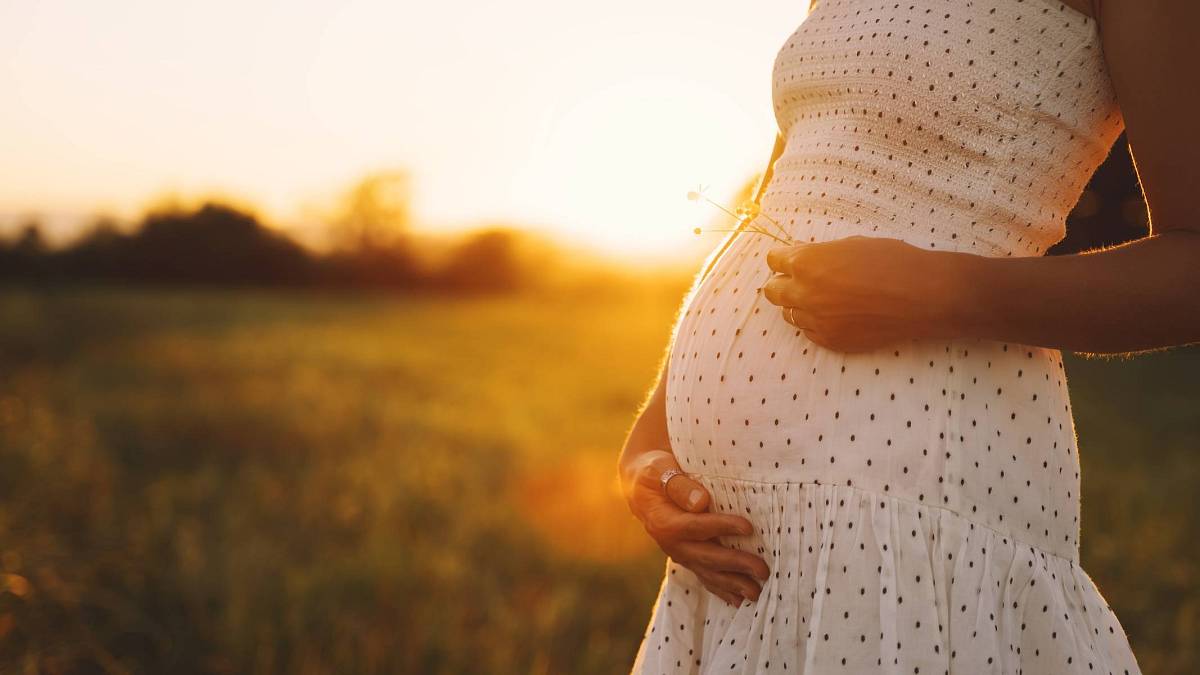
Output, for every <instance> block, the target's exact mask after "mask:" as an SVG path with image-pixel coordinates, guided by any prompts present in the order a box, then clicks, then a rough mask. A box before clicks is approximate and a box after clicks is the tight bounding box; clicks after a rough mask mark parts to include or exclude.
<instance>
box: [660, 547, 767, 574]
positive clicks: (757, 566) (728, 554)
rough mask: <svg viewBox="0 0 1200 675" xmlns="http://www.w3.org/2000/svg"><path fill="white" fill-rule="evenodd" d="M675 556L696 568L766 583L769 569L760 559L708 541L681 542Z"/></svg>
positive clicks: (676, 548)
mask: <svg viewBox="0 0 1200 675" xmlns="http://www.w3.org/2000/svg"><path fill="white" fill-rule="evenodd" d="M675 552H676V554H677V555H679V556H681V557H683V558H685V559H687V560H688V561H689V562H691V563H692V564H694V565H696V566H697V567H703V568H705V569H708V570H715V571H722V572H736V573H738V574H743V575H746V576H747V577H754V578H755V579H759V580H761V581H766V580H767V579H769V578H770V576H771V568H770V567H768V566H767V563H766V561H764V560H763V559H762V558H760V557H758V556H756V555H754V554H751V553H747V552H746V551H740V550H738V549H735V548H729V547H728V546H722V545H720V544H717V543H714V542H710V541H681V542H679V543H678V544H677V545H676V546H675Z"/></svg>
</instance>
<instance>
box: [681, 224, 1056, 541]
mask: <svg viewBox="0 0 1200 675" xmlns="http://www.w3.org/2000/svg"><path fill="white" fill-rule="evenodd" d="M769 248H770V244H767V245H764V244H761V243H760V242H758V241H756V240H755V239H754V238H752V237H743V238H742V239H741V240H737V241H735V242H734V244H733V245H732V246H731V247H730V248H729V250H728V251H726V254H725V255H724V257H723V258H722V259H721V260H719V261H718V263H717V265H715V266H714V268H713V270H712V272H711V273H710V274H709V276H708V277H707V278H706V279H705V280H704V282H703V283H701V284H700V285H699V286H698V287H697V288H696V289H695V291H694V293H693V295H692V296H691V297H690V298H689V301H688V304H687V306H686V307H685V309H684V313H683V315H682V316H681V317H680V321H679V323H678V325H677V327H676V332H675V335H674V339H673V342H672V349H671V354H670V362H669V369H668V380H667V383H666V388H667V389H666V394H667V402H666V407H667V423H668V431H669V434H670V438H671V443H672V449H673V450H674V452H675V453H676V455H677V456H678V458H679V461H680V464H681V466H682V467H683V468H684V470H685V471H688V472H691V473H694V474H699V475H704V476H712V477H726V478H733V479H739V480H750V481H762V482H767V483H779V482H801V483H808V482H819V483H833V484H840V485H848V486H855V487H860V488H862V489H865V490H870V491H875V492H878V493H880V494H887V495H890V496H894V497H899V498H904V499H909V500H911V501H913V502H917V503H923V504H927V505H937V506H942V507H946V508H951V509H953V510H955V511H956V512H959V513H963V514H965V515H967V516H969V517H975V518H977V519H979V522H984V523H987V524H989V525H990V526H998V527H1002V528H1007V527H1008V526H1010V525H1012V526H1014V527H1015V526H1017V525H1019V528H1016V529H1020V530H1021V531H1022V534H1023V535H1024V536H1025V537H1026V538H1034V535H1033V533H1034V532H1041V533H1044V534H1042V535H1041V536H1040V537H1038V538H1045V539H1047V540H1048V541H1046V542H1044V543H1047V544H1054V545H1056V546H1059V547H1063V548H1062V550H1070V548H1069V547H1070V545H1072V544H1073V534H1071V533H1073V532H1074V530H1072V529H1071V524H1072V523H1073V522H1077V513H1076V512H1074V511H1073V510H1072V509H1071V508H1069V505H1070V504H1072V503H1073V501H1074V500H1075V499H1076V498H1077V495H1078V477H1079V471H1078V460H1077V452H1076V447H1075V434H1074V427H1073V424H1072V420H1071V411H1070V401H1069V398H1068V395H1067V389H1066V377H1065V374H1064V372H1063V370H1062V361H1061V354H1060V353H1059V352H1058V351H1057V350H1051V349H1043V348H1039V347H1032V346H1026V345H1019V344H1013V343H1008V344H1006V343H1001V342H994V341H987V340H980V339H962V340H908V341H903V342H900V343H897V344H895V345H890V346H887V347H884V348H880V349H876V350H872V351H867V352H854V353H845V352H837V351H833V350H830V349H827V348H825V347H822V346H821V345H818V344H816V343H814V342H812V341H810V340H808V339H807V338H806V337H805V336H804V334H803V333H802V332H801V331H798V330H797V329H796V328H795V327H794V326H792V325H791V324H788V323H787V322H786V321H784V319H783V317H782V316H781V313H780V310H779V308H778V307H776V306H774V305H772V304H771V303H769V302H768V301H767V300H766V299H765V298H763V297H762V294H761V293H759V292H758V291H757V289H758V288H759V287H760V286H761V285H762V283H763V282H765V281H766V279H768V278H769V277H770V275H771V273H770V271H769V269H767V268H766V265H765V262H764V256H765V252H766V250H768V249H769ZM1002 484H1003V485H1016V487H1015V488H1005V489H1003V490H1000V489H997V487H998V486H1000V485H1002ZM1014 489H1015V490H1016V491H1017V493H1020V494H1017V493H1014V491H1013V490H1014ZM1021 495H1025V496H1026V498H1025V499H1024V501H1022V499H1021ZM1014 497H1016V500H1015V501H1014V500H1013V498H1014ZM1064 505H1065V506H1064ZM1014 531H1016V530H1015V529H1014ZM1064 532H1065V533H1068V534H1067V536H1068V537H1070V539H1068V540H1067V541H1062V540H1059V541H1058V542H1053V541H1049V539H1051V538H1054V537H1059V536H1062V533H1064Z"/></svg>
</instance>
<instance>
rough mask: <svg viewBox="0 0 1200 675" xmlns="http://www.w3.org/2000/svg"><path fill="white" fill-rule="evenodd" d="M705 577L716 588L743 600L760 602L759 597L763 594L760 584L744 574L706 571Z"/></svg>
mask: <svg viewBox="0 0 1200 675" xmlns="http://www.w3.org/2000/svg"><path fill="white" fill-rule="evenodd" d="M704 575H705V577H706V578H707V579H708V580H709V582H710V583H711V584H712V585H713V586H715V587H716V588H719V589H721V590H722V591H725V592H727V593H732V594H733V595H736V596H740V597H742V598H749V599H751V600H758V596H759V595H760V594H761V593H762V588H761V587H760V586H759V585H758V582H756V581H754V580H753V579H751V578H750V577H748V576H746V575H744V574H738V573H736V572H722V571H720V570H705V571H704ZM738 604H740V603H738Z"/></svg>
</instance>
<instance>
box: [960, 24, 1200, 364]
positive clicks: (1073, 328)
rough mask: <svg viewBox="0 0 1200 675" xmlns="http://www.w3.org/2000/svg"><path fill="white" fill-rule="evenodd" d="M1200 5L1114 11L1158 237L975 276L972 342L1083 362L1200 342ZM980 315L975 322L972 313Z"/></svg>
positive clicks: (1117, 52) (1110, 50)
mask: <svg viewBox="0 0 1200 675" xmlns="http://www.w3.org/2000/svg"><path fill="white" fill-rule="evenodd" d="M1198 25H1200V3H1195V2H1172V1H1171V0H1105V1H1104V21H1103V22H1102V23H1101V24H1100V36H1101V42H1102V46H1103V53H1104V58H1105V61H1106V62H1107V65H1108V72H1109V78H1110V80H1111V81H1112V84H1113V90H1114V92H1115V93H1116V95H1117V99H1118V101H1119V102H1120V106H1121V114H1122V116H1123V118H1124V120H1125V133H1126V136H1127V137H1128V139H1129V148H1130V153H1131V154H1132V155H1133V156H1134V165H1135V168H1136V170H1137V175H1138V181H1139V183H1140V184H1141V188H1142V194H1143V195H1144V196H1145V198H1146V205H1147V206H1148V208H1149V213H1150V222H1151V236H1149V237H1146V238H1143V239H1139V240H1137V241H1133V242H1130V243H1127V244H1124V245H1121V246H1117V247H1115V248H1108V249H1102V250H1099V251H1092V252H1087V253H1083V254H1078V255H1068V256H1052V257H1047V258H1016V259H1011V258H1010V259H996V258H990V259H986V260H978V261H972V262H970V263H969V264H967V265H965V269H966V275H965V281H966V284H965V288H967V289H970V290H973V291H975V293H974V296H975V297H974V298H970V297H968V298H967V302H966V305H965V309H967V310H968V311H967V312H965V313H964V314H965V316H964V318H965V319H966V326H964V328H966V329H967V332H968V333H969V334H972V335H979V336H987V337H990V338H995V339H1001V340H1013V341H1015V342H1021V343H1024V344H1032V345H1045V346H1054V347H1061V348H1064V349H1071V350H1073V351H1079V352H1093V353H1114V352H1133V351H1141V350H1146V349H1154V348H1161V347H1168V346H1174V345H1180V344H1188V343H1192V342H1196V341H1200V125H1197V122H1196V111H1197V110H1198V109H1200V88H1197V87H1196V86H1194V85H1195V78H1196V77H1197V73H1198V72H1200V45H1197V42H1196V37H1195V32H1196V26H1198ZM971 310H973V311H971Z"/></svg>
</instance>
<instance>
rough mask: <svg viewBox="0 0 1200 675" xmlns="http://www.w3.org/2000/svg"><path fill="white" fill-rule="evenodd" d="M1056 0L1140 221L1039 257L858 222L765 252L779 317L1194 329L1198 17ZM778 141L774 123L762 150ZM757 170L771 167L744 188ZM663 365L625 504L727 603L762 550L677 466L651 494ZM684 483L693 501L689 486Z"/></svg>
mask: <svg viewBox="0 0 1200 675" xmlns="http://www.w3.org/2000/svg"><path fill="white" fill-rule="evenodd" d="M1061 1H1062V2H1064V3H1065V4H1068V5H1070V6H1071V7H1073V8H1075V9H1078V10H1079V11H1080V12H1083V13H1084V14H1087V15H1088V16H1091V17H1093V18H1097V19H1099V22H1100V37H1101V42H1102V48H1103V51H1104V56H1105V60H1106V62H1107V66H1108V71H1109V76H1110V79H1111V81H1112V84H1113V88H1114V91H1115V93H1116V95H1117V98H1118V100H1119V104H1120V107H1121V112H1122V115H1123V117H1124V120H1125V130H1126V136H1127V138H1128V139H1129V148H1130V152H1131V154H1132V155H1133V158H1134V164H1135V166H1136V169H1137V172H1138V180H1139V182H1140V183H1141V187H1142V192H1143V195H1144V196H1145V199H1146V204H1147V206H1148V208H1149V215H1150V223H1151V226H1150V234H1149V236H1147V237H1144V238H1142V239H1138V240H1136V241H1132V242H1128V243H1126V244H1122V245H1120V246H1115V247H1110V248H1107V249H1100V250H1095V251H1089V252H1085V253H1081V254H1075V255H1065V256H1038V257H986V256H976V255H972V254H967V253H959V252H952V251H934V250H926V249H922V248H919V247H916V246H912V245H910V244H908V243H906V242H902V241H899V240H894V239H886V238H876V237H862V236H854V237H848V238H845V239H840V240H836V241H830V242H821V243H811V244H800V245H797V246H781V247H778V248H776V249H773V250H772V251H771V252H770V253H769V255H768V256H767V264H768V266H769V267H770V268H771V269H772V270H774V271H775V272H776V273H777V274H776V276H775V277H773V278H772V279H771V280H770V281H768V282H767V284H766V285H765V286H764V287H763V289H762V292H763V294H764V297H766V299H767V300H769V301H770V302H772V303H773V304H776V305H779V306H780V311H781V313H782V314H783V316H784V320H786V321H789V322H791V323H793V325H796V326H797V327H798V328H801V329H803V330H804V331H805V333H806V336H807V337H808V338H810V339H811V340H813V341H814V342H816V343H818V344H821V345H823V346H825V347H827V348H829V349H834V350H838V351H861V350H869V349H874V348H878V347H883V346H886V345H890V344H894V343H897V342H900V341H903V340H909V339H918V338H939V337H940V338H953V337H978V338H984V339H990V340H1000V341H1009V342H1014V343H1018V344H1026V345H1036V346H1042V347H1047V348H1055V349H1064V350H1069V351H1075V352H1083V353H1093V354H1113V353H1130V352H1138V351H1147V350H1154V349H1163V348H1167V347H1171V346H1177V345H1184V344H1192V343H1196V342H1200V199H1196V196H1195V191H1196V188H1197V186H1200V126H1197V125H1196V124H1195V121H1194V114H1195V111H1196V110H1197V109H1200V89H1197V88H1196V87H1190V86H1180V85H1181V84H1186V83H1183V82H1181V78H1186V77H1191V76H1192V75H1193V74H1194V73H1196V72H1200V47H1197V46H1196V43H1195V39H1194V37H1193V35H1192V34H1193V33H1194V26H1196V25H1200V3H1193V2H1183V1H1181V0H1174V1H1172V0H1103V13H1102V14H1101V13H1100V0H1061ZM814 4H815V3H814ZM1146 36H1154V39H1153V40H1148V39H1146ZM782 147H783V145H782V139H781V138H779V137H777V138H776V145H775V149H774V151H773V152H772V156H771V160H770V163H769V166H773V164H774V162H775V160H776V159H777V158H778V157H779V155H780V154H781V152H782ZM769 178H770V169H768V172H767V174H766V175H765V177H764V180H763V181H762V183H761V184H760V186H759V189H758V196H761V195H762V192H763V189H764V187H765V184H766V182H767V180H769ZM665 380H666V367H665V365H664V367H663V369H662V371H661V372H660V375H659V378H658V381H657V383H656V386H655V389H654V392H653V394H652V395H651V396H650V398H649V399H648V400H647V402H646V404H645V405H644V406H643V409H642V410H641V411H640V414H639V416H638V419H637V422H636V423H635V424H634V427H633V429H632V431H631V432H630V433H629V436H628V437H627V439H626V443H625V446H624V448H623V449H622V451H621V457H620V460H619V466H620V472H621V476H622V478H623V481H622V482H623V484H624V485H625V486H626V496H627V498H628V499H629V500H630V508H631V510H633V512H634V514H635V515H637V516H638V517H639V518H641V519H642V520H643V523H645V525H646V529H647V531H648V532H650V534H651V536H652V537H654V539H655V540H656V541H657V542H658V543H659V545H660V546H661V547H662V548H663V550H664V551H666V552H667V554H668V555H670V556H671V557H672V559H674V560H675V561H676V562H678V563H680V564H682V565H684V566H685V567H687V568H689V569H691V570H693V571H695V572H696V574H697V576H698V577H699V578H700V579H701V581H702V582H703V583H704V585H705V587H706V588H708V590H710V591H712V592H713V593H716V594H717V595H718V596H720V597H722V598H724V599H725V600H726V601H729V602H731V603H734V602H741V601H743V600H744V599H745V598H750V599H756V598H757V597H758V591H759V589H760V588H761V586H760V585H759V582H758V581H757V580H756V579H755V577H757V578H758V579H765V578H766V577H765V575H760V573H761V572H763V570H765V569H766V563H765V562H764V561H762V560H761V559H758V558H755V557H754V556H750V555H749V554H743V553H742V552H740V551H733V550H732V549H728V548H725V547H721V546H719V545H718V544H716V543H715V542H714V541H712V536H709V535H712V534H713V533H720V532H719V530H720V527H721V526H718V525H717V521H714V520H712V518H710V516H713V515H715V514H710V513H707V510H708V505H709V502H710V499H711V498H710V496H709V495H708V493H707V492H706V491H704V489H703V487H702V486H700V484H699V483H696V482H695V481H692V480H691V479H688V478H686V477H678V478H675V479H672V480H671V481H670V483H669V487H670V489H669V490H668V494H667V495H664V494H663V493H662V490H661V488H660V487H659V485H658V476H659V475H661V473H662V471H663V470H664V469H666V468H667V467H670V466H677V464H676V463H675V458H674V456H673V455H672V454H671V452H670V441H669V438H668V436H667V432H666V428H667V427H666V409H665V392H664V387H663V383H664V382H665ZM696 490H699V491H700V494H699V495H698V496H697V497H696V501H695V502H694V503H692V502H689V497H690V496H691V495H692V494H693V492H694V491H696ZM728 518H738V517H736V516H728ZM739 520H743V521H744V520H745V519H740V518H739ZM726 525H728V526H729V527H733V524H732V523H727V524H726ZM746 525H749V523H748V522H747V523H746ZM705 528H708V529H705ZM713 547H716V549H721V550H724V551H729V552H730V553H733V554H742V555H724V554H721V553H718V552H717V551H716V550H715V549H714V548H713ZM677 555H678V556H679V557H676V556H677ZM747 558H755V560H757V561H758V562H757V563H755V562H753V561H751V560H747ZM759 563H761V565H762V567H759V566H758V564H759Z"/></svg>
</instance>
